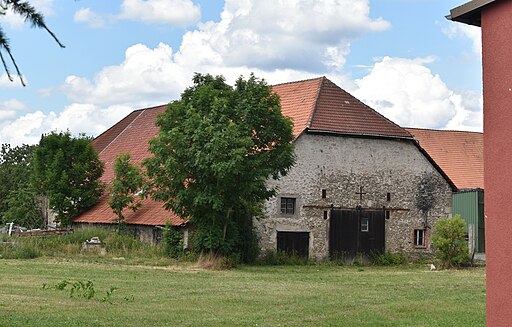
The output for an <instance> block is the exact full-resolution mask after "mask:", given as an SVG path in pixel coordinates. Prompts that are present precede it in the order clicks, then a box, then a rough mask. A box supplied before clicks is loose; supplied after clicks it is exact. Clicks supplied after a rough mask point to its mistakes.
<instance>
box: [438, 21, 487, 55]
mask: <svg viewBox="0 0 512 327" xmlns="http://www.w3.org/2000/svg"><path fill="white" fill-rule="evenodd" d="M442 31H443V33H445V34H446V35H447V36H448V37H449V38H451V39H453V38H455V37H461V36H462V37H465V38H468V39H469V40H471V42H472V43H473V52H474V53H476V54H477V55H478V56H479V57H481V56H482V29H481V28H480V27H477V26H471V25H466V24H460V23H453V22H452V23H451V24H450V25H449V26H448V27H447V28H443V29H442Z"/></svg>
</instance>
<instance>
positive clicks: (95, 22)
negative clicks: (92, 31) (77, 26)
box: [73, 8, 105, 28]
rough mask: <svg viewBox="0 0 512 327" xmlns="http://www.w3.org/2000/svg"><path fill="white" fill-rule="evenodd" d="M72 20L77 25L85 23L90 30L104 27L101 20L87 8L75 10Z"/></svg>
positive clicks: (103, 22)
mask: <svg viewBox="0 0 512 327" xmlns="http://www.w3.org/2000/svg"><path fill="white" fill-rule="evenodd" d="M73 20H74V21H75V22H77V23H85V24H87V26H89V27H91V28H101V27H103V26H104V25H105V21H104V20H103V18H102V17H101V16H100V15H98V14H96V13H95V12H93V11H92V10H91V9H89V8H80V9H79V10H77V12H75V16H74V17H73Z"/></svg>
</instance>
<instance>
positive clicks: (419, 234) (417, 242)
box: [414, 229, 425, 248]
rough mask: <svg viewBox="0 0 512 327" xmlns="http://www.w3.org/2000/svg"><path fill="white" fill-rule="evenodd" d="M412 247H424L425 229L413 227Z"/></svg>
mask: <svg viewBox="0 0 512 327" xmlns="http://www.w3.org/2000/svg"><path fill="white" fill-rule="evenodd" d="M414 247H417V248H422V247H425V230H424V229H415V230H414Z"/></svg>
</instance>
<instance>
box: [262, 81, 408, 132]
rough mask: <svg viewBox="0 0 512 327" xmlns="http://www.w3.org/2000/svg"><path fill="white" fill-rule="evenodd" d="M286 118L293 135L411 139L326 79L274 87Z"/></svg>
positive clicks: (394, 125)
mask: <svg viewBox="0 0 512 327" xmlns="http://www.w3.org/2000/svg"><path fill="white" fill-rule="evenodd" d="M272 89H273V90H274V91H275V92H276V93H277V94H279V96H280V98H281V107H282V112H283V115H285V116H288V117H290V118H292V120H293V121H294V129H293V132H294V134H295V136H298V135H299V134H300V133H301V132H303V131H304V130H307V131H309V132H329V133H339V134H351V135H371V136H381V137H392V138H409V139H412V137H411V135H410V134H409V133H408V132H407V131H406V130H404V129H403V128H401V127H400V126H398V125H397V124H395V123H393V122H392V121H390V120H389V119H387V118H386V117H384V116H382V115H381V114H379V113H378V112H377V111H375V110H373V109H372V108H370V107H368V106H367V105H365V104H364V103H362V102H361V101H359V100H358V99H356V98H355V97H354V96H352V95H350V94H349V93H348V92H346V91H345V90H343V89H342V88H340V87H339V86H337V85H336V84H334V83H333V82H331V81H330V80H329V79H327V78H326V77H320V78H315V79H311V80H306V81H299V82H292V83H286V84H280V85H276V86H273V87H272Z"/></svg>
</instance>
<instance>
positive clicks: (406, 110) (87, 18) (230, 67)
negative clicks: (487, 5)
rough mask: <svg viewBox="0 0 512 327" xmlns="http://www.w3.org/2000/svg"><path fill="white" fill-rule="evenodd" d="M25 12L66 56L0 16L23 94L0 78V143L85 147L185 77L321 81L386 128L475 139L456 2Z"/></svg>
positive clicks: (41, 6) (41, 2)
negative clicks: (80, 141) (79, 143)
mask: <svg viewBox="0 0 512 327" xmlns="http://www.w3.org/2000/svg"><path fill="white" fill-rule="evenodd" d="M30 2H31V3H32V4H33V5H34V6H35V7H36V8H37V9H38V10H39V11H40V12H42V13H43V14H44V15H45V19H46V23H47V25H48V27H49V28H50V29H51V30H52V31H53V32H54V33H55V34H56V35H57V37H58V38H59V40H60V41H61V42H62V43H63V44H64V45H65V46H66V48H64V49H62V48H60V47H59V46H58V45H57V43H56V42H55V41H54V40H53V39H52V38H51V36H50V35H49V34H48V33H46V31H44V30H41V29H34V28H31V27H30V25H29V24H24V22H23V20H22V19H21V18H20V17H19V16H17V15H16V14H14V13H12V12H7V13H6V15H3V16H0V26H1V27H2V29H3V30H4V32H5V34H6V35H7V36H8V37H9V39H10V46H11V50H12V52H13V55H14V57H15V59H16V62H17V64H18V66H19V67H20V69H21V71H22V74H23V78H24V79H25V81H26V83H27V86H26V87H23V86H22V85H21V83H20V82H19V80H18V79H15V80H14V82H10V81H9V80H8V78H7V76H6V74H5V73H4V72H3V71H0V143H10V144H11V145H13V146H14V145H21V144H35V143H37V142H38V141H39V139H40V137H41V134H43V133H49V132H51V131H66V130H69V131H70V132H71V133H72V134H74V135H78V134H79V133H85V134H86V135H89V136H93V137H94V136H97V135H99V134H100V133H102V132H103V131H105V130H106V129H107V128H109V127H110V126H112V125H113V124H115V123H116V122H117V121H119V120H120V119H122V118H123V117H125V116H126V115H127V114H129V113H130V112H131V111H133V110H135V109H141V108H146V107H150V106H156V105H161V104H165V103H168V102H170V101H172V100H177V99H179V97H180V94H181V93H182V92H183V91H184V89H185V88H186V87H188V86H190V85H191V84H192V76H193V74H194V73H196V72H198V73H209V74H213V75H223V76H224V77H225V78H226V80H227V82H228V83H230V84H233V83H234V81H235V80H236V79H237V78H238V77H239V76H244V77H246V78H247V77H248V76H249V74H250V73H254V74H255V75H256V76H257V77H260V78H264V79H265V80H266V81H267V82H268V83H269V84H278V83H286V82H292V81H298V80H303V79H309V78H316V77H320V76H326V77H327V78H329V79H330V80H332V81H333V82H334V83H336V84H337V85H338V86H340V87H341V88H342V89H344V90H346V91H347V92H349V93H351V94H352V95H354V96H355V97H357V98H358V99H360V100H361V101H363V102H365V103H366V104H367V105H369V106H370V107H372V108H373V109H375V110H377V111H379V112H380V113H381V114H383V115H384V116H386V117H387V118H389V119H390V120H392V121H394V122H395V123H397V124H399V125H400V126H403V127H419V128H431V129H451V130H468V131H482V125H483V123H482V103H483V101H482V76H481V75H482V68H481V67H482V64H481V39H480V38H481V36H480V29H479V28H477V27H472V26H467V25H464V24H460V23H454V22H451V21H448V20H447V19H446V18H445V16H446V15H448V14H449V12H450V9H452V8H454V7H457V6H459V5H461V4H463V3H465V2H467V1H466V0H370V1H369V0H225V1H221V0H109V1H105V0H75V1H73V0H59V1H57V0H33V1H30ZM10 67H11V71H14V69H13V67H12V65H11V66H10Z"/></svg>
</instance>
